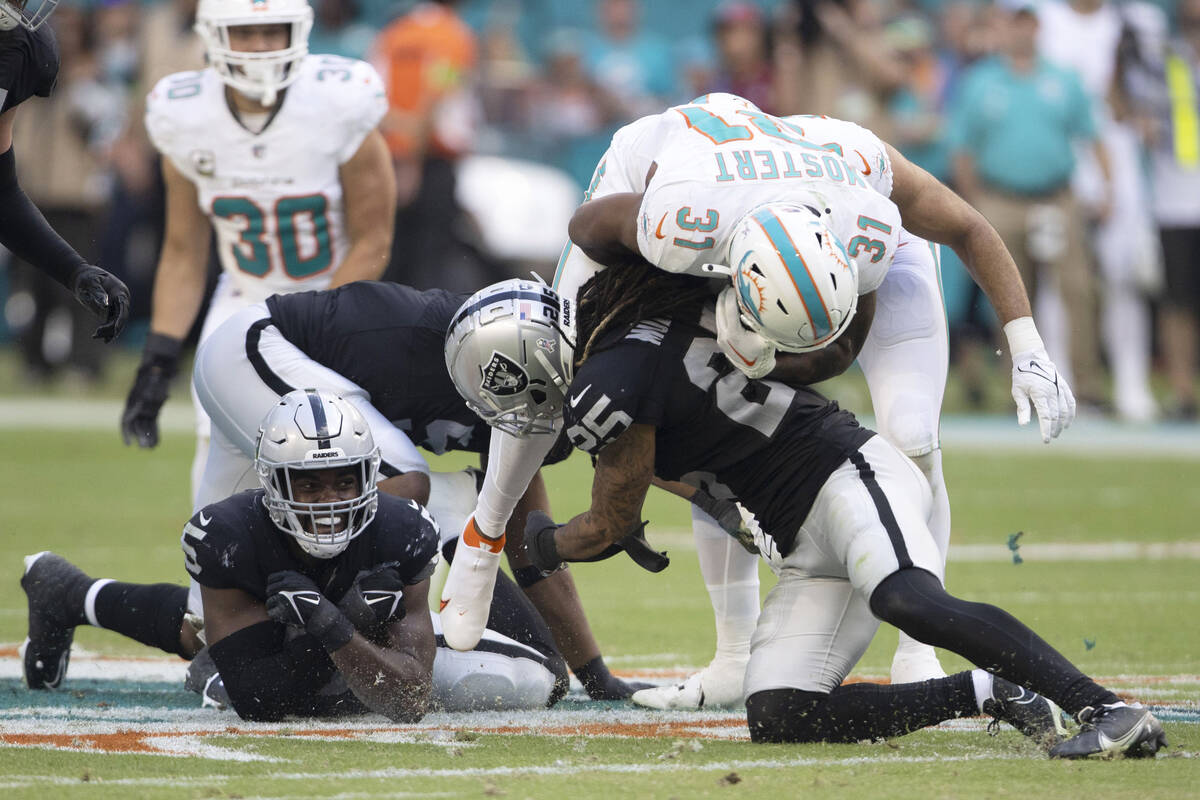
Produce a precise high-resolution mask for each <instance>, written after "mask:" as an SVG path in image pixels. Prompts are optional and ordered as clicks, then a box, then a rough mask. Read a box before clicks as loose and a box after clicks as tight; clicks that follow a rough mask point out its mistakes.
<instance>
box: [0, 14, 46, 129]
mask: <svg viewBox="0 0 1200 800" xmlns="http://www.w3.org/2000/svg"><path fill="white" fill-rule="evenodd" d="M57 78H58V42H56V41H55V40H54V34H53V33H52V32H51V30H50V26H49V25H43V26H41V27H40V28H38V29H37V30H36V31H29V30H26V29H25V28H23V27H21V26H19V25H18V26H17V27H16V28H13V29H12V30H11V31H2V32H0V113H3V112H5V111H8V110H9V109H10V108H16V107H17V106H19V105H20V104H21V103H23V102H25V101H26V100H28V99H29V98H30V97H33V96H34V95H37V96H38V97H49V96H50V91H51V90H52V89H53V88H54V82H55V80H56V79H57Z"/></svg>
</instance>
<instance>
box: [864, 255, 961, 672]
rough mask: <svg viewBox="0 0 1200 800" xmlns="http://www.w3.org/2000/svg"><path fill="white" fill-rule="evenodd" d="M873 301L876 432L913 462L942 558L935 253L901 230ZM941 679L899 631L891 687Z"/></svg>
mask: <svg viewBox="0 0 1200 800" xmlns="http://www.w3.org/2000/svg"><path fill="white" fill-rule="evenodd" d="M901 242H902V244H903V246H902V247H900V249H899V250H898V252H897V254H896V259H895V261H894V262H893V266H892V268H891V270H889V272H888V276H887V278H886V279H885V280H884V282H883V285H882V286H880V287H879V290H878V293H877V297H876V309H877V311H876V316H875V320H874V323H873V324H872V326H871V331H870V334H869V335H868V337H867V340H866V342H865V343H864V344H863V349H862V352H861V353H860V354H859V359H858V360H859V366H861V367H862V370H863V375H864V376H865V377H866V379H867V386H868V388H869V389H870V391H871V403H872V406H873V407H874V410H875V418H876V420H875V425H876V428H877V429H878V431H879V433H880V434H882V435H883V436H884V437H885V438H886V439H887V440H888V441H890V442H891V443H892V444H894V445H895V446H896V447H897V448H898V449H899V450H900V451H901V452H902V453H904V454H905V455H907V456H908V457H909V458H911V459H912V460H913V461H914V462H915V463H916V464H917V466H918V467H919V468H920V469H921V472H922V473H924V475H925V478H926V480H928V481H929V486H930V488H931V489H932V491H933V506H932V509H931V513H930V517H929V529H930V532H931V533H932V534H933V537H934V541H935V542H936V543H937V546H938V550H939V551H940V553H941V555H942V571H940V572H939V573H938V574H939V575H942V574H944V568H945V560H946V552H947V550H948V549H949V546H950V500H949V496H948V494H947V492H946V481H945V477H944V476H943V474H942V452H941V449H940V445H939V441H938V421H939V418H940V416H941V407H942V398H943V395H944V393H945V387H946V372H947V366H948V360H949V337H948V335H947V326H946V317H945V309H944V306H943V305H942V295H941V287H940V282H939V280H938V259H937V254H936V251H934V250H933V249H931V247H930V245H929V244H928V243H927V242H925V241H924V240H922V239H918V238H916V237H913V236H912V235H911V234H908V233H907V232H905V233H904V234H903V236H902V239H901ZM942 675H945V673H944V672H943V671H942V668H941V665H940V664H939V663H938V660H937V656H936V654H935V653H934V651H933V648H931V647H928V646H927V645H923V644H921V643H920V642H917V641H915V640H914V639H913V638H912V637H910V636H908V635H907V634H905V633H903V632H901V633H900V640H899V645H898V647H897V648H896V654H895V657H894V658H893V660H892V669H891V678H892V682H893V683H906V682H910V681H918V680H926V679H928V678H936V677H941V676H942Z"/></svg>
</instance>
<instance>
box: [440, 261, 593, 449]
mask: <svg viewBox="0 0 1200 800" xmlns="http://www.w3.org/2000/svg"><path fill="white" fill-rule="evenodd" d="M573 339H574V319H573V308H572V304H571V302H570V301H569V300H567V299H565V298H562V297H560V296H559V294H558V292H556V291H554V290H553V289H551V288H550V287H549V286H546V285H545V284H541V283H535V282H534V281H526V280H508V281H501V282H500V283H494V284H492V285H491V286H488V287H486V288H484V289H481V290H479V291H478V292H476V293H475V294H473V295H471V296H470V297H469V298H468V299H467V301H466V302H465V303H463V304H462V306H461V307H460V308H459V309H458V311H457V312H456V313H455V314H454V320H453V321H452V322H451V323H450V329H449V330H448V331H447V333H446V369H447V371H449V373H450V377H451V379H453V381H454V385H455V387H457V388H458V393H459V394H461V395H462V396H463V399H464V400H466V402H467V406H468V407H469V408H470V409H471V410H472V411H474V412H475V413H476V414H478V415H479V416H480V418H481V419H483V421H484V422H486V423H487V424H489V425H491V426H492V427H493V428H499V429H500V430H502V431H505V432H507V433H511V434H512V435H514V436H525V435H527V434H531V433H552V432H553V431H554V430H555V425H556V424H557V422H558V420H559V419H561V417H562V410H563V395H564V393H565V392H566V391H567V386H569V385H570V383H571V362H572V359H573V358H574V352H575V345H574V342H573Z"/></svg>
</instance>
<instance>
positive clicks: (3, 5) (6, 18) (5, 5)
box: [0, 0, 58, 31]
mask: <svg viewBox="0 0 1200 800" xmlns="http://www.w3.org/2000/svg"><path fill="white" fill-rule="evenodd" d="M57 7H58V0H0V31H11V30H12V29H13V28H15V27H17V26H18V25H20V26H22V27H24V28H27V29H29V30H31V31H36V30H37V29H38V28H40V27H41V26H42V23H43V22H45V21H46V20H47V19H48V18H49V17H50V15H51V14H53V13H54V9H55V8H57Z"/></svg>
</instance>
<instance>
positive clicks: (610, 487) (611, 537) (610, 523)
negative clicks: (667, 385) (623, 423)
mask: <svg viewBox="0 0 1200 800" xmlns="http://www.w3.org/2000/svg"><path fill="white" fill-rule="evenodd" d="M653 478H654V428H653V427H652V426H650V425H631V426H630V427H629V429H628V430H626V431H625V432H624V433H622V434H621V435H620V436H618V437H617V438H616V439H614V440H613V441H612V442H610V443H609V444H608V445H607V446H606V447H605V448H604V449H603V450H601V451H600V455H599V456H597V459H596V473H595V475H594V476H593V478H592V507H591V508H590V509H588V510H587V511H585V512H584V513H582V514H579V515H577V516H576V517H574V518H572V519H571V521H570V522H568V523H567V524H566V525H563V526H562V527H561V528H559V529H558V531H557V532H556V533H555V535H554V543H555V545H556V547H557V548H558V554H559V556H561V557H562V558H563V559H564V560H566V561H575V560H579V559H584V558H589V557H591V556H594V555H597V554H599V553H600V552H601V551H603V550H604V549H605V548H607V547H608V546H609V545H611V544H616V543H617V542H619V541H621V540H622V539H624V538H625V537H626V536H628V535H629V534H630V532H632V531H633V530H634V528H636V527H637V526H638V523H639V522H640V521H641V515H642V503H643V502H644V501H645V499H646V492H647V491H648V490H649V488H650V483H651V481H652V480H653Z"/></svg>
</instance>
